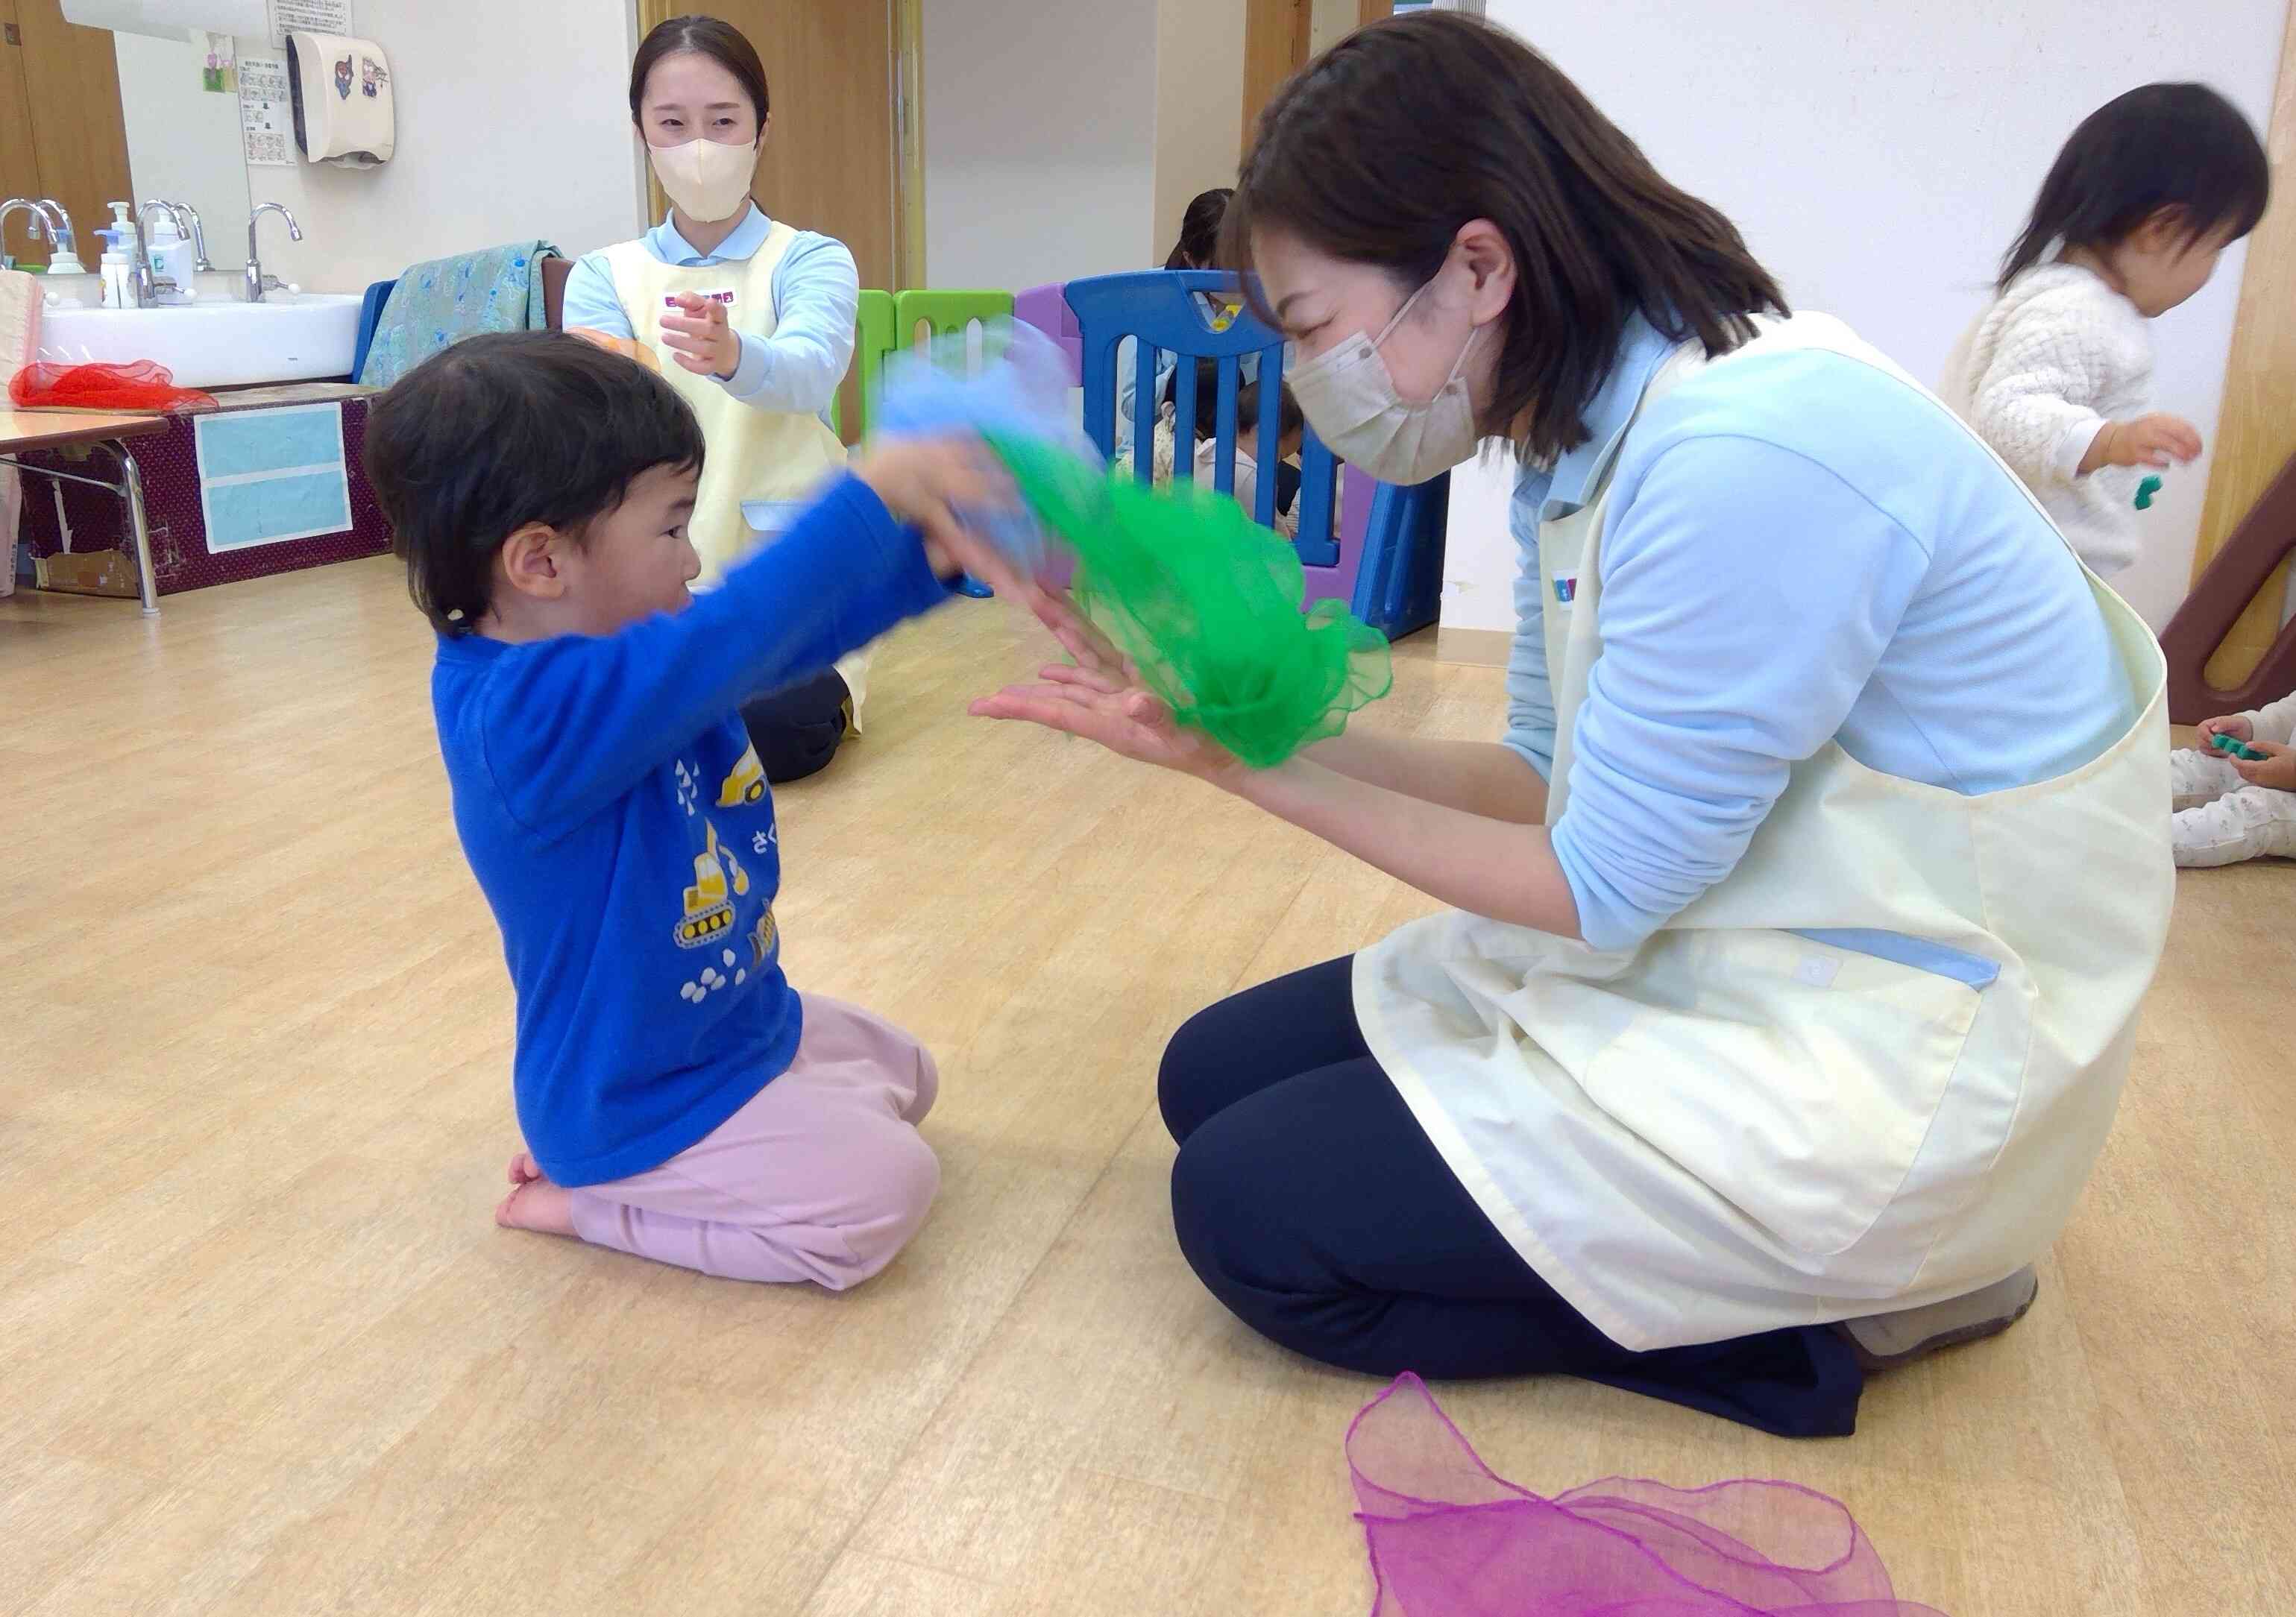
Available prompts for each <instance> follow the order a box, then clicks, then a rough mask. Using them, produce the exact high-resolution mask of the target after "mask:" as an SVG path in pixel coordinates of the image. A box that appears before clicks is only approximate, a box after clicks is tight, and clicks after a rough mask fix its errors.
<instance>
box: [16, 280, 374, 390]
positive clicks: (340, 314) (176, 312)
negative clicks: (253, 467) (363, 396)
mask: <svg viewBox="0 0 2296 1617" xmlns="http://www.w3.org/2000/svg"><path fill="white" fill-rule="evenodd" d="M359 301H360V300H359V299H358V298H354V297H351V296H348V295H347V294H344V293H339V292H274V293H272V294H271V296H270V297H269V298H267V299H266V301H264V302H262V303H238V302H226V301H224V300H221V299H209V298H201V300H200V301H199V302H197V303H193V304H187V305H185V306H183V307H181V308H164V307H163V308H154V309H89V308H72V307H63V308H51V309H43V310H42V311H41V312H40V351H39V357H40V358H42V359H44V360H47V361H50V362H51V363H60V364H88V363H102V364H126V363H129V362H130V361H133V360H138V359H149V360H154V361H157V362H158V363H160V364H163V365H165V366H167V367H168V370H169V371H170V372H173V373H174V375H175V378H176V386H177V387H179V388H236V387H241V386H244V385H246V384H249V383H252V382H294V381H308V380H312V379H313V378H315V377H323V376H348V375H349V374H350V369H351V352H352V350H353V349H354V348H355V347H357V345H358V320H359Z"/></svg>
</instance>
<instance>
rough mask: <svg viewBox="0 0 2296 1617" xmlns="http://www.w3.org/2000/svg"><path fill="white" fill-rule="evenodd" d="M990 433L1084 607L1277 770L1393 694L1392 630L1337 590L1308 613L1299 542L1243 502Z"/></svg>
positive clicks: (1236, 744)
mask: <svg viewBox="0 0 2296 1617" xmlns="http://www.w3.org/2000/svg"><path fill="white" fill-rule="evenodd" d="M988 444H989V446H990V447H991V448H992V449H994V450H995V451H996V453H997V455H998V456H999V457H1000V458H1001V459H1002V460H1003V461H1004V462H1005V466H1006V467H1007V468H1008V469H1009V470H1011V471H1012V473H1013V481H1014V482H1015V483H1016V484H1017V485H1018V486H1020V490H1021V498H1022V499H1023V500H1025V501H1026V502H1028V504H1029V508H1030V509H1031V510H1034V511H1035V512H1036V514H1037V519H1038V520H1040V521H1041V522H1043V523H1044V525H1045V526H1046V527H1048V528H1050V529H1051V530H1052V531H1053V532H1054V533H1055V534H1058V535H1060V536H1061V537H1062V539H1063V540H1065V541H1066V542H1067V543H1068V544H1069V546H1070V548H1071V549H1072V550H1074V551H1075V552H1076V557H1077V575H1076V584H1075V594H1076V600H1077V604H1078V606H1079V607H1081V608H1083V609H1084V611H1085V613H1086V615H1087V617H1090V618H1091V619H1092V620H1093V622H1094V623H1095V624H1096V625H1098V626H1099V628H1100V630H1101V632H1102V633H1104V634H1106V635H1107V636H1108V637H1109V639H1110V640H1111V641H1114V642H1115V644H1116V646H1117V649H1119V650H1121V651H1122V652H1123V653H1124V654H1125V656H1127V657H1130V658H1131V659H1132V661H1133V663H1134V664H1135V665H1136V666H1137V667H1138V668H1139V670H1140V677H1141V680H1142V682H1144V684H1146V685H1147V687H1148V688H1149V689H1150V690H1152V691H1154V692H1155V693H1156V694H1157V695H1158V696H1159V697H1160V698H1163V700H1164V702H1165V704H1166V705H1167V706H1169V707H1170V708H1171V710H1172V716H1173V718H1174V719H1175V720H1176V721H1177V723H1181V724H1184V725H1186V726H1188V727H1190V728H1191V729H1194V730H1200V731H1203V733H1204V734H1206V735H1208V736H1210V738H1211V739H1213V740H1215V741H1217V742H1218V743H1219V744H1220V745H1221V746H1222V747H1226V748H1227V750H1228V751H1230V752H1232V753H1234V755H1236V756H1237V757H1238V758H1240V759H1242V761H1243V762H1244V763H1245V764H1249V765H1251V767H1252V768H1254V769H1269V768H1273V767H1274V766H1275V765H1276V764H1281V763H1283V761H1284V760H1285V759H1287V758H1289V757H1291V756H1292V754H1294V753H1296V752H1298V751H1299V750H1300V748H1301V747H1306V746H1308V745H1310V744H1311V743H1313V742H1316V741H1321V740H1325V739H1329V738H1331V737H1333V736H1335V735H1337V734H1339V733H1340V731H1342V730H1344V729H1346V728H1347V723H1348V715H1349V714H1351V713H1353V712H1354V711H1355V710H1356V709H1357V708H1358V707H1361V706H1365V704H1367V703H1370V702H1375V701H1377V700H1378V699H1379V698H1381V697H1383V696H1385V695H1386V694H1387V692H1388V689H1389V686H1390V683H1391V682H1392V674H1393V670H1392V667H1391V664H1390V656H1389V652H1388V645H1387V639H1386V637H1385V636H1384V635H1382V634H1381V633H1380V632H1379V631H1378V630H1376V629H1374V628H1373V627H1371V625H1368V624H1365V623H1364V622H1362V621H1361V620H1359V619H1357V618H1356V617H1352V616H1351V615H1349V613H1348V612H1347V611H1346V610H1345V609H1344V608H1341V606H1340V605H1339V603H1338V602H1336V601H1320V602H1318V603H1317V604H1316V607H1315V608H1314V609H1313V610H1311V611H1309V612H1308V614H1307V615H1306V616H1304V617H1303V616H1301V614H1300V600H1301V599H1302V595H1303V592H1304V589H1305V585H1306V582H1307V580H1306V576H1305V575H1304V574H1303V573H1302V572H1301V570H1300V557H1299V554H1298V552H1297V551H1293V550H1292V547H1291V545H1289V544H1288V543H1284V541H1283V539H1281V538H1279V537H1278V536H1277V535H1275V533H1273V532H1272V531H1271V530H1269V529H1267V528H1264V527H1260V526H1259V524H1257V523H1255V522H1254V521H1252V520H1251V518H1250V517H1248V516H1246V515H1245V514H1244V512H1243V508H1242V506H1240V505H1238V504H1237V503H1236V502H1234V500H1231V499H1228V498H1227V497H1226V496H1225V495H1221V494H1214V493H1212V492H1210V490H1207V489H1200V488H1196V487H1193V486H1189V485H1185V484H1183V485H1177V486H1174V487H1172V488H1170V489H1169V490H1155V489H1150V488H1145V487H1143V486H1141V485H1140V484H1139V483H1138V482H1137V481H1136V479H1134V478H1128V477H1123V476H1121V475H1113V476H1112V475H1111V474H1109V473H1107V472H1103V471H1102V470H1099V469H1097V468H1096V467H1094V466H1092V465H1090V464H1088V463H1087V462H1086V461H1081V460H1079V459H1078V458H1077V457H1076V456H1074V455H1071V454H1070V453H1066V452H1065V451H1062V450H1061V449H1058V448H1054V447H1053V446H1051V445H1046V444H1043V443H1040V442H1038V441H1037V440H1034V439H1029V438H1024V437H1008V436H1004V435H999V434H996V433H991V434H990V435H988Z"/></svg>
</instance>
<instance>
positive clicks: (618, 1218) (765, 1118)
mask: <svg viewBox="0 0 2296 1617" xmlns="http://www.w3.org/2000/svg"><path fill="white" fill-rule="evenodd" d="M800 998H801V999H802V1000H804V1005H805V1032H804V1034H803V1036H802V1037H801V1038H800V1039H799V1042H798V1047H797V1059H796V1060H795V1061H793V1062H791V1064H790V1069H789V1071H787V1072H785V1073H783V1074H782V1075H781V1076H780V1077H778V1078H776V1079H775V1080H774V1081H773V1082H771V1083H769V1084H767V1085H766V1087H765V1088H764V1089H762V1090H758V1094H757V1096H756V1098H754V1099H752V1100H751V1101H750V1103H749V1104H748V1105H747V1106H745V1107H742V1109H741V1110H740V1111H738V1112H736V1113H734V1115H733V1116H731V1117H729V1118H727V1119H726V1121H725V1122H724V1123H721V1124H719V1125H718V1127H717V1129H716V1130H714V1131H712V1132H711V1133H709V1135H708V1136H707V1137H706V1138H704V1139H702V1140H701V1143H700V1144H699V1145H696V1146H694V1147H692V1148H691V1149H689V1150H685V1151H682V1152H680V1153H678V1155H676V1156H673V1157H671V1158H670V1159H669V1160H668V1162H666V1163H664V1164H662V1165H661V1166H660V1167H659V1168H655V1169H653V1170H652V1171H651V1172H645V1173H640V1174H635V1175H633V1176H632V1177H630V1178H628V1179H618V1180H611V1181H609V1182H607V1183H605V1184H603V1185H586V1186H584V1187H583V1188H580V1189H578V1190H576V1191H574V1192H573V1201H574V1229H575V1233H576V1234H578V1235H579V1236H580V1237H582V1238H583V1239H584V1240H586V1241H587V1242H589V1243H591V1244H592V1245H597V1246H611V1247H613V1248H614V1249H615V1250H616V1251H619V1252H627V1253H632V1254H635V1255H637V1256H638V1257H642V1258H652V1259H654V1260H655V1261H656V1262H662V1263H675V1264H676V1265H677V1266H678V1267H679V1268H681V1269H698V1270H701V1272H702V1273H703V1274H708V1275H717V1276H721V1277H723V1278H726V1279H729V1280H811V1281H814V1282H816V1284H818V1285H821V1286H827V1287H828V1288H829V1289H830V1290H832V1291H842V1290H844V1289H845V1288H846V1287H847V1286H858V1285H859V1284H860V1283H861V1282H862V1281H864V1280H865V1279H867V1278H869V1277H870V1276H872V1275H873V1274H875V1273H876V1272H877V1271H878V1270H881V1269H882V1268H884V1267H885V1265H886V1264H888V1263H890V1262H892V1261H893V1256H894V1254H896V1253H898V1252H899V1251H900V1250H901V1248H902V1247H903V1246H904V1245H906V1244H907V1242H908V1239H909V1237H911V1236H913V1235H914V1234H915V1233H916V1232H917V1229H918V1227H919V1226H920V1225H922V1224H923V1222H924V1221H925V1213H926V1212H927V1210H928V1209H930V1208H931V1205H932V1199H933V1193H934V1192H935V1191H936V1190H938V1189H939V1188H940V1164H939V1162H937V1161H936V1160H935V1159H934V1157H933V1154H932V1147H931V1146H928V1145H927V1144H925V1142H924V1139H923V1138H922V1136H920V1135H919V1134H918V1133H917V1130H916V1124H917V1122H918V1120H919V1119H921V1118H922V1117H923V1116H924V1115H925V1113H926V1112H928V1111H929V1110H931V1107H932V1103H933V1096H934V1094H935V1093H936V1092H937V1090H939V1074H938V1073H937V1071H936V1070H935V1068H934V1066H933V1060H932V1057H931V1056H930V1055H928V1054H927V1053H926V1051H925V1049H924V1047H923V1046H922V1045H920V1044H919V1043H917V1041H915V1040H914V1039H912V1038H910V1037H909V1036H908V1035H907V1034H906V1033H903V1032H901V1030H900V1029H898V1028H897V1027H895V1026H893V1025H891V1024H890V1023H888V1022H885V1021H882V1020H881V1019H879V1018H878V1017H873V1016H871V1015H870V1014H869V1013H868V1012H867V1011H865V1010H861V1009H856V1008H855V1007H853V1006H850V1005H846V1004H841V1003H840V1002H839V1001H837V1000H824V999H822V998H820V997H818V996H816V995H814V994H805V995H801V996H800Z"/></svg>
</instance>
